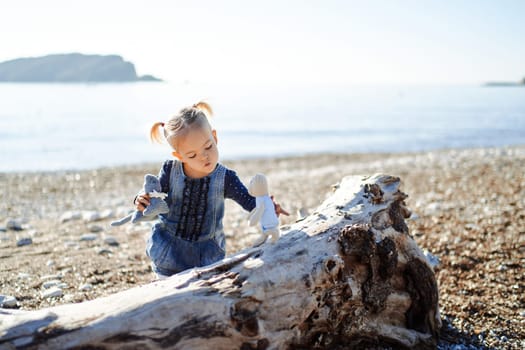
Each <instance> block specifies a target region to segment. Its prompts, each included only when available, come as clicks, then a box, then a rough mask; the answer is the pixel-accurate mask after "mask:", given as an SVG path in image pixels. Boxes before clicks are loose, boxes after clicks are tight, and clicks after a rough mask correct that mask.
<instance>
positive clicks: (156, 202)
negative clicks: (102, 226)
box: [111, 174, 170, 226]
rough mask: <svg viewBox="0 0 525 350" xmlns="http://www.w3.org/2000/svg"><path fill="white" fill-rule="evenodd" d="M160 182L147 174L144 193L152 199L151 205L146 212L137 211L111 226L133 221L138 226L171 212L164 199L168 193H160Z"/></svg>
mask: <svg viewBox="0 0 525 350" xmlns="http://www.w3.org/2000/svg"><path fill="white" fill-rule="evenodd" d="M161 190H162V189H161V187H160V181H159V179H158V178H157V177H156V176H155V175H151V174H147V175H145V176H144V193H147V194H148V195H149V197H150V203H149V205H148V206H147V207H146V209H144V212H141V211H138V210H135V211H134V212H133V213H131V214H129V215H127V216H125V217H123V218H122V219H120V220H117V221H113V222H112V223H111V226H120V225H123V224H125V223H126V222H128V221H130V220H131V223H132V224H136V223H137V222H139V221H141V220H151V219H152V218H153V217H155V216H157V215H159V214H166V213H168V212H169V211H170V210H169V208H168V204H166V202H165V201H164V199H165V198H166V197H167V196H168V195H167V194H166V193H162V192H160V191H161Z"/></svg>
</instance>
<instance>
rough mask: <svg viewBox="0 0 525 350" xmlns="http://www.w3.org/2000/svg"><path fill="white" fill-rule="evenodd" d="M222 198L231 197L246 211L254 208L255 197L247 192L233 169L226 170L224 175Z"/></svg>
mask: <svg viewBox="0 0 525 350" xmlns="http://www.w3.org/2000/svg"><path fill="white" fill-rule="evenodd" d="M224 198H229V199H233V200H234V201H236V202H237V203H239V205H240V206H241V207H243V209H244V210H246V211H252V210H253V208H255V197H252V196H251V195H250V194H249V193H248V189H247V188H246V186H244V184H243V183H242V182H241V180H240V179H239V177H238V176H237V174H236V173H235V171H233V170H230V169H228V170H226V175H225V177H224Z"/></svg>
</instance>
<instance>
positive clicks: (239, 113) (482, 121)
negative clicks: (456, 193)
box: [0, 83, 525, 172]
mask: <svg viewBox="0 0 525 350" xmlns="http://www.w3.org/2000/svg"><path fill="white" fill-rule="evenodd" d="M201 98H205V99H206V100H207V101H208V102H209V103H210V104H211V105H212V107H214V109H215V118H214V124H215V127H216V128H217V130H218V136H219V151H220V154H221V158H222V159H239V158H247V157H272V156H283V155H300V154H306V153H318V152H353V153H357V152H404V151H421V150H432V149H441V148H452V147H478V146H501V145H512V144H525V88H517V87H515V88H508V87H491V88H487V87H478V86H470V87H469V86H464V87H446V86H435V87H428V86H427V87H413V86H412V87H403V86H388V87H387V86H383V87H357V86H351V87H326V86H325V87H304V86H302V87H282V86H277V87H246V86H204V85H194V84H185V85H184V84H173V83H134V84H109V85H74V84H73V85H71V84H0V172H9V171H20V170H57V169H86V168H94V167H100V166H108V165H120V164H131V163H141V162H149V161H153V162H157V161H158V162H159V163H160V162H161V161H162V160H163V159H166V158H167V157H169V155H170V150H169V148H168V147H167V146H166V145H155V144H151V143H150V142H149V140H148V136H147V133H148V131H149V126H150V125H151V124H152V123H153V122H155V121H164V120H166V119H167V118H168V117H169V116H170V115H172V114H174V113H176V112H177V111H178V110H179V109H180V108H181V107H183V106H186V105H188V104H192V103H194V102H196V101H197V100H199V99H201Z"/></svg>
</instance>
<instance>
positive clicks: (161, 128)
mask: <svg viewBox="0 0 525 350" xmlns="http://www.w3.org/2000/svg"><path fill="white" fill-rule="evenodd" d="M211 115H212V110H211V107H210V106H209V105H208V104H207V103H205V102H199V103H196V104H194V105H193V106H192V107H189V108H184V109H182V110H181V111H180V112H179V114H177V115H176V116H174V117H172V118H171V119H170V120H169V121H168V122H166V123H162V122H159V123H155V124H154V125H153V126H152V128H151V132H150V137H151V139H152V140H153V141H157V142H159V143H161V142H162V138H165V139H166V141H167V142H168V143H169V145H170V146H171V147H172V149H173V153H172V154H173V156H174V157H175V159H173V160H167V161H166V162H165V163H164V165H163V166H162V168H161V170H160V173H159V180H160V183H161V186H162V192H164V193H167V194H168V196H167V198H166V202H167V203H168V206H169V208H170V211H169V213H167V214H162V215H159V218H160V220H159V221H158V222H157V223H156V224H155V225H154V226H153V228H152V231H151V236H150V237H149V238H148V241H147V245H146V253H147V255H148V256H149V258H150V259H151V262H152V267H153V271H154V272H155V273H156V274H157V276H158V277H159V278H163V277H167V276H171V275H173V274H175V273H178V272H180V271H183V270H186V269H189V268H193V267H196V266H204V265H209V264H212V263H214V262H216V261H219V260H221V259H223V258H224V256H225V236H224V231H223V226H222V218H223V216H224V199H225V198H230V199H233V200H234V201H236V202H237V203H239V204H240V205H241V206H242V207H243V208H244V209H245V210H247V211H251V210H252V209H254V208H255V198H254V197H252V196H251V195H250V194H249V193H248V190H247V189H246V187H245V186H244V185H243V184H242V182H241V181H240V180H239V178H238V177H237V174H236V173H235V172H234V171H232V170H230V169H228V168H226V167H225V166H224V165H222V164H220V163H219V152H218V149H217V132H216V130H214V129H213V128H212V127H211V125H210V123H209V121H208V117H211ZM161 134H162V135H161ZM148 204H149V196H148V195H147V194H142V195H139V196H137V198H136V199H135V205H136V207H137V210H140V211H143V210H144V209H145V207H146V206H147V205H148ZM275 207H276V213H277V215H279V214H285V215H288V213H287V212H286V211H284V210H283V209H281V207H280V206H279V205H278V204H276V206H275Z"/></svg>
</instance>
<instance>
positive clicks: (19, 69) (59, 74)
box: [0, 53, 161, 83]
mask: <svg viewBox="0 0 525 350" xmlns="http://www.w3.org/2000/svg"><path fill="white" fill-rule="evenodd" d="M135 81H161V80H160V79H158V78H155V77H154V76H152V75H144V76H137V72H136V70H135V66H134V65H133V63H131V62H128V61H125V60H124V59H123V58H122V57H121V56H118V55H84V54H80V53H70V54H56V55H47V56H42V57H26V58H17V59H14V60H9V61H5V62H0V82H23V83H83V82H86V83H105V82H135Z"/></svg>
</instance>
